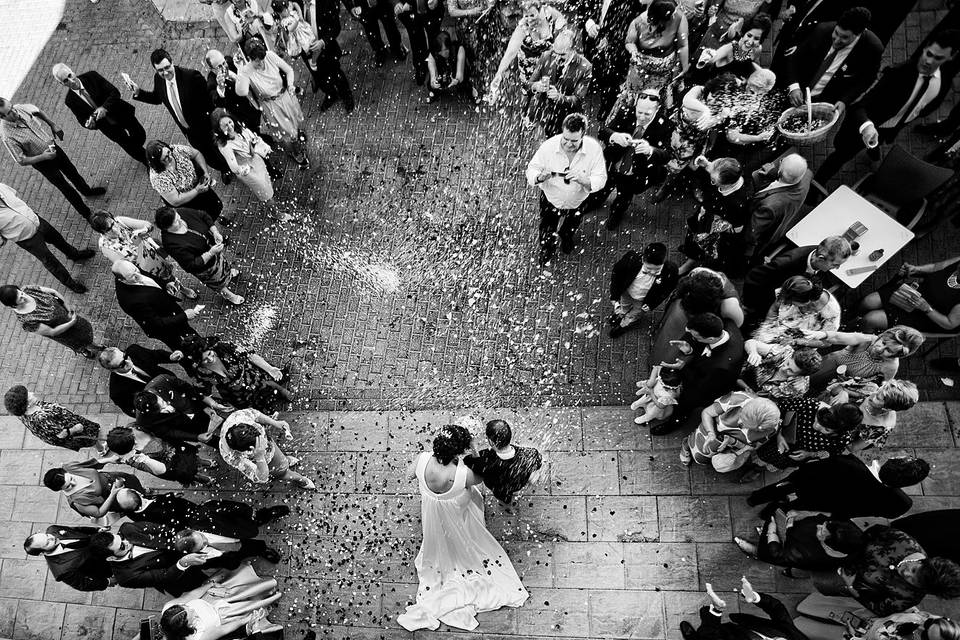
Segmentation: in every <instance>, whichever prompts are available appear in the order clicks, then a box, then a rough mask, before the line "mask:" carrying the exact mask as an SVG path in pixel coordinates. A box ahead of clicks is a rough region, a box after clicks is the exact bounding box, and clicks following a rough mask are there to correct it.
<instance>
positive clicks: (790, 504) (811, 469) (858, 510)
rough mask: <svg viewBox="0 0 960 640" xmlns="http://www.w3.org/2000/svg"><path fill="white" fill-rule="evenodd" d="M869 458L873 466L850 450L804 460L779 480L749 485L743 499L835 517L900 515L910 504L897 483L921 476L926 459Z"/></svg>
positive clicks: (926, 467)
mask: <svg viewBox="0 0 960 640" xmlns="http://www.w3.org/2000/svg"><path fill="white" fill-rule="evenodd" d="M874 464H877V466H878V467H879V469H874V470H871V468H870V467H868V466H867V465H866V464H864V463H863V461H862V460H860V459H859V458H857V457H856V456H853V455H843V456H832V457H830V458H827V459H826V460H813V461H812V462H805V463H804V464H802V465H800V467H799V468H798V469H797V470H796V471H794V472H792V473H791V474H790V475H788V476H787V477H786V478H784V479H783V480H780V481H779V482H775V483H774V484H770V485H767V486H765V487H762V488H760V489H757V490H756V491H754V492H753V493H752V494H750V497H749V498H748V499H747V504H749V505H750V506H754V507H755V506H757V505H761V504H766V503H772V506H775V505H777V504H784V505H785V506H786V507H787V508H788V509H794V510H797V511H823V512H824V513H829V514H832V515H833V516H834V517H836V518H858V517H871V516H874V517H882V518H896V517H898V516H902V515H903V514H904V513H906V512H907V511H909V510H910V507H911V506H913V499H912V498H910V496H908V495H907V494H906V493H904V491H903V488H904V487H911V486H913V485H915V484H919V483H920V482H922V481H923V479H924V478H926V477H927V474H929V473H930V465H929V464H927V463H926V462H925V461H924V460H920V459H918V458H891V459H890V460H887V461H886V462H884V463H883V465H879V463H874ZM768 510H769V508H768Z"/></svg>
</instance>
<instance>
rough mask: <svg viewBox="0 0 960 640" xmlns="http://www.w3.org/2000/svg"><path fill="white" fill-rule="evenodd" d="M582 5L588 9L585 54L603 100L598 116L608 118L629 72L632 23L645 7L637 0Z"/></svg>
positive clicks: (586, 14) (584, 31)
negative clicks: (627, 39) (628, 43)
mask: <svg viewBox="0 0 960 640" xmlns="http://www.w3.org/2000/svg"><path fill="white" fill-rule="evenodd" d="M577 4H578V6H580V5H581V3H577ZM582 4H583V5H584V8H585V9H586V11H585V12H584V17H585V23H584V26H583V37H582V42H583V55H585V56H586V57H587V59H588V60H590V62H591V63H592V64H593V83H592V84H593V92H594V93H595V94H596V95H597V97H598V98H599V100H600V108H599V110H598V112H597V117H599V118H605V117H606V116H607V114H608V113H609V112H610V107H612V106H613V102H614V100H615V99H616V97H617V90H618V87H619V86H620V84H621V83H622V82H623V77H624V76H625V75H626V73H627V66H628V62H629V55H628V54H627V50H626V49H624V48H623V43H624V42H625V41H626V38H627V29H629V27H630V22H631V21H632V20H633V19H634V18H636V17H637V16H638V15H640V12H641V10H642V5H641V3H639V2H637V0H601V1H600V2H594V3H592V4H591V5H587V3H582Z"/></svg>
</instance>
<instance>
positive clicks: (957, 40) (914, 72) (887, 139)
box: [815, 30, 960, 184]
mask: <svg viewBox="0 0 960 640" xmlns="http://www.w3.org/2000/svg"><path fill="white" fill-rule="evenodd" d="M958 52H960V32H957V31H952V30H947V31H942V32H940V33H938V34H936V35H934V36H933V37H932V38H931V39H930V43H929V44H927V46H926V47H924V49H923V52H922V53H921V54H920V56H919V57H918V58H917V59H916V60H910V61H907V62H904V63H903V64H899V65H897V66H895V67H888V68H887V69H886V70H885V71H884V73H883V75H881V76H880V79H879V80H877V82H876V84H874V85H873V87H871V89H870V90H869V91H868V92H867V93H866V94H865V95H864V96H863V97H862V98H860V99H859V100H857V101H856V102H855V103H853V105H851V106H850V110H849V113H848V114H847V117H846V118H845V119H844V121H843V124H842V125H840V130H839V131H838V132H837V135H836V137H835V138H834V140H833V153H831V154H830V155H829V156H827V158H826V159H825V160H824V161H823V164H822V165H820V168H819V169H818V170H817V173H816V176H815V178H816V180H817V182H819V183H820V184H826V183H827V181H828V180H829V179H830V178H832V177H833V176H834V174H836V173H837V172H838V171H840V169H841V168H843V166H844V165H845V164H846V163H847V162H848V161H849V160H851V159H852V158H853V157H854V156H856V155H857V154H858V153H859V152H860V151H861V150H863V149H866V150H867V154H868V155H869V156H870V158H871V159H872V160H874V161H879V160H880V149H879V146H880V145H881V144H888V143H891V142H893V141H894V140H895V139H896V137H897V135H898V134H899V133H900V131H901V130H902V129H903V128H904V127H905V126H906V125H907V124H909V123H910V122H912V121H913V120H915V119H917V118H922V117H923V116H926V115H928V114H930V113H933V112H934V111H936V110H937V108H938V107H939V106H940V104H941V103H942V102H943V99H944V98H945V97H946V95H947V93H949V91H950V87H951V85H952V84H953V82H952V81H953V78H952V73H955V71H956V70H955V69H953V70H952V73H951V74H948V73H941V71H946V70H947V69H948V67H953V65H944V63H945V62H948V61H951V60H953V59H954V58H955V57H956V54H957V53H958ZM948 76H950V77H948Z"/></svg>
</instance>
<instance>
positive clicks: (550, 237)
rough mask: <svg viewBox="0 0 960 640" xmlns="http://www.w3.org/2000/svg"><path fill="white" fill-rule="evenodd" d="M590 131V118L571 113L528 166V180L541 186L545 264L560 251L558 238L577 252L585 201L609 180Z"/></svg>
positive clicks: (566, 250)
mask: <svg viewBox="0 0 960 640" xmlns="http://www.w3.org/2000/svg"><path fill="white" fill-rule="evenodd" d="M586 133H587V117H586V116H584V115H583V114H582V113H571V114H570V115H568V116H567V117H566V118H564V119H563V131H562V132H561V133H559V134H557V135H555V136H553V137H552V138H548V139H547V140H546V141H545V142H544V143H543V144H541V145H540V148H539V149H537V152H536V153H535V154H534V155H533V159H531V160H530V164H528V165H527V172H526V175H527V183H529V184H530V186H531V187H539V188H540V265H541V266H543V265H546V264H547V263H548V262H550V261H551V260H552V259H553V256H554V255H555V254H556V252H557V238H559V239H560V248H561V249H562V250H563V252H564V253H570V252H571V251H573V248H574V246H575V244H576V242H575V240H574V234H575V233H576V231H577V227H579V226H580V219H581V218H582V217H583V203H584V202H585V201H586V199H587V196H589V195H590V194H591V193H595V192H597V191H599V190H600V189H602V188H603V185H605V184H606V183H607V168H606V166H605V165H604V161H603V149H602V147H601V146H600V143H599V142H597V140H596V139H594V138H591V137H590V136H588V135H586Z"/></svg>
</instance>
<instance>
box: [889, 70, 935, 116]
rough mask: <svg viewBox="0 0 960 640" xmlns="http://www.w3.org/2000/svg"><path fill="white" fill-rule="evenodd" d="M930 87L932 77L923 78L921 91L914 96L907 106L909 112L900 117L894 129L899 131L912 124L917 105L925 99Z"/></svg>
mask: <svg viewBox="0 0 960 640" xmlns="http://www.w3.org/2000/svg"><path fill="white" fill-rule="evenodd" d="M929 87H930V76H923V78H922V79H921V80H920V90H919V91H917V95H915V96H913V99H912V100H910V103H909V104H908V105H907V110H906V111H904V112H903V115H902V116H900V119H899V120H897V124H895V125H894V129H899V128H900V127H902V126H903V125H905V124H907V123H908V122H910V114H911V113H913V110H914V109H916V108H917V105H918V104H919V103H920V100H921V99H922V98H923V94H925V93H926V92H927V89H928V88H929Z"/></svg>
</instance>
